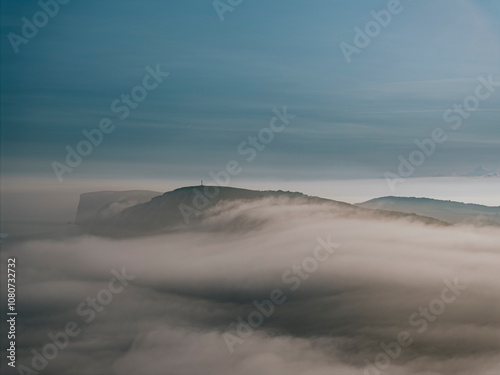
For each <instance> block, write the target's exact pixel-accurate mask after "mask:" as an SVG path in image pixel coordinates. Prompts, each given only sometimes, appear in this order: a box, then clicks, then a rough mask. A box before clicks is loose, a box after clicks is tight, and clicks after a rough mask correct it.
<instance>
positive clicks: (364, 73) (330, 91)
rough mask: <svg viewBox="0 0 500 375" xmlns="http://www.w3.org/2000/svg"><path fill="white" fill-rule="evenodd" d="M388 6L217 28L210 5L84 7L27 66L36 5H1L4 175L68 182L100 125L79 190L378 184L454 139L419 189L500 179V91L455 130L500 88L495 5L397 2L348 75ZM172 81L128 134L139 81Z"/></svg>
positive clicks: (63, 9) (265, 16) (321, 10)
mask: <svg viewBox="0 0 500 375" xmlns="http://www.w3.org/2000/svg"><path fill="white" fill-rule="evenodd" d="M386 8H387V1H347V0H345V1H341V0H337V1H331V0H328V1H327V0H317V1H295V0H277V1H272V2H269V1H265V0H252V1H243V2H242V3H241V4H240V5H239V6H236V7H235V9H233V11H232V12H229V11H228V12H226V13H224V15H223V17H224V20H223V21H221V20H220V18H219V16H218V14H217V12H216V10H215V9H214V6H213V3H212V1H207V0H204V1H201V0H190V1H141V2H137V1H129V0H120V1H107V2H102V1H92V0H89V1H84V2H78V1H72V2H69V3H68V4H66V5H60V9H59V12H58V14H57V15H55V17H53V18H50V20H49V22H48V24H47V25H46V26H45V27H41V28H40V29H39V32H38V34H37V35H35V36H34V37H33V38H32V39H29V40H28V42H27V43H26V44H20V45H19V47H18V48H19V52H18V53H17V54H16V53H15V52H14V49H13V47H12V46H11V43H10V42H9V39H8V33H11V32H12V33H16V34H18V35H22V34H21V32H22V30H21V27H22V25H23V21H22V18H23V17H26V18H27V19H29V20H32V19H33V15H34V14H35V13H36V12H37V11H39V10H40V8H39V5H38V4H37V2H36V1H26V2H19V1H16V0H5V1H3V2H2V82H1V83H2V84H1V93H2V145H1V146H2V174H3V177H4V178H9V177H11V176H28V177H33V176H37V177H44V178H47V179H53V181H54V184H57V183H58V181H57V178H56V177H55V174H54V171H53V169H52V167H51V163H52V162H54V161H57V162H61V163H63V162H64V159H65V157H66V150H65V148H66V146H68V145H69V146H71V147H73V148H75V147H76V145H77V144H78V143H79V142H80V141H81V140H83V139H85V138H83V136H82V131H83V130H91V129H94V128H97V127H98V126H99V122H100V121H101V119H102V118H104V117H109V118H110V119H112V120H113V123H114V125H116V129H115V130H114V131H113V132H112V133H111V134H106V135H105V137H104V141H103V142H102V143H101V144H100V145H99V146H97V147H95V148H94V150H93V152H92V153H91V154H90V155H88V156H86V157H84V158H83V162H82V163H81V164H80V165H79V166H78V167H77V168H75V169H74V171H73V172H72V173H71V174H70V173H67V174H65V175H64V178H65V182H63V183H62V184H65V183H66V182H67V181H69V180H72V179H84V178H85V179H86V178H92V179H115V178H138V179H139V178H140V179H142V178H155V179H163V178H164V179H165V180H169V179H170V180H171V179H178V180H188V181H189V180H192V181H199V180H200V179H202V178H203V179H208V172H209V171H218V170H221V169H223V168H224V167H225V165H226V163H227V162H228V161H229V160H232V159H234V160H237V161H239V162H241V163H244V167H245V168H244V175H243V174H242V176H244V177H245V178H249V179H269V178H272V179H281V180H311V181H312V180H332V179H358V178H360V179H361V178H363V179H367V178H370V179H371V178H382V177H383V175H384V172H386V171H395V170H396V169H397V166H398V163H399V161H398V156H399V155H403V156H405V157H406V156H408V155H409V153H410V152H412V151H413V150H415V147H416V146H415V144H414V141H415V139H420V140H421V139H424V138H428V137H429V136H430V134H431V133H432V131H433V129H435V128H436V127H442V128H445V129H446V131H447V132H448V135H449V139H448V141H447V142H445V143H444V144H441V145H439V147H438V148H437V150H436V152H435V153H434V154H433V155H432V156H430V157H428V158H427V160H426V161H425V163H424V164H423V165H422V166H421V167H419V168H418V169H417V170H416V171H415V173H414V175H413V176H412V177H421V176H434V175H436V174H445V175H449V174H454V173H458V174H460V173H466V172H468V171H470V170H472V169H474V168H476V167H477V166H479V165H484V166H485V167H486V168H488V169H493V170H500V154H499V153H498V147H499V144H500V140H499V138H498V135H499V130H498V119H499V115H500V105H499V98H500V90H498V89H497V90H496V91H495V92H494V93H493V94H492V96H491V97H490V98H489V99H488V100H484V101H481V103H480V110H478V111H474V112H472V113H469V115H470V117H469V118H468V119H466V120H464V121H463V125H462V127H461V128H460V129H458V130H456V131H452V130H450V124H447V123H444V122H443V113H444V112H445V111H446V110H447V109H449V108H452V106H453V104H454V103H463V101H464V99H465V98H466V97H467V96H470V95H474V92H475V91H474V90H475V88H476V86H477V85H478V81H477V78H478V77H479V76H480V75H482V76H484V77H488V76H489V75H492V77H494V79H496V81H499V80H500V4H499V2H498V1H496V0H482V1H469V0H443V1H438V2H436V1H431V0H422V1H414V2H410V1H401V9H402V11H401V12H400V13H399V14H393V15H392V19H391V21H390V22H389V23H388V25H387V27H385V28H383V29H382V31H381V32H380V34H379V35H377V36H375V37H374V38H373V39H372V41H371V43H370V44H369V45H368V46H367V47H366V48H363V49H361V53H359V54H353V55H352V56H351V57H352V62H351V63H347V62H346V58H345V56H344V54H343V53H342V51H341V49H340V47H339V46H340V44H341V43H342V42H345V43H349V44H351V45H354V37H355V31H354V28H355V27H359V28H361V29H364V28H365V25H366V24H367V23H368V22H370V21H372V20H373V16H372V15H371V14H370V12H371V11H372V10H375V11H381V10H383V9H386ZM157 64H161V65H160V66H161V69H162V70H163V71H166V72H169V73H170V75H169V76H168V77H167V78H165V79H164V82H162V83H161V84H160V85H159V86H158V88H156V89H155V90H152V91H149V92H148V96H147V98H146V99H145V100H144V101H143V102H142V103H140V104H139V105H138V107H137V108H135V109H132V110H131V111H130V116H128V118H126V119H125V120H123V121H122V120H119V119H118V114H117V113H113V112H112V111H111V110H110V104H111V103H112V102H113V101H114V100H115V99H117V98H120V96H121V95H122V94H126V93H130V91H131V90H132V89H133V88H134V87H135V86H137V85H138V84H140V83H141V82H142V79H143V77H144V76H145V74H146V70H145V68H146V66H152V67H155V66H156V65H157ZM283 106H287V108H288V112H289V113H292V114H295V115H297V117H296V118H295V119H293V120H292V121H291V123H290V124H289V125H288V126H287V127H286V129H285V130H284V131H283V132H281V133H276V134H275V135H274V139H273V141H272V142H271V143H270V144H269V145H267V146H266V148H265V150H263V151H261V152H258V155H257V157H256V158H255V160H253V161H252V162H251V163H248V162H246V161H245V157H244V156H242V155H240V154H239V153H238V151H237V149H238V146H239V145H240V144H241V143H242V142H244V141H245V140H247V138H248V137H249V136H253V135H256V134H257V133H258V131H259V130H260V129H262V128H264V127H267V126H268V124H269V121H270V120H271V118H272V117H273V116H274V114H273V112H272V110H273V108H275V107H276V108H279V109H281V108H282V107H283Z"/></svg>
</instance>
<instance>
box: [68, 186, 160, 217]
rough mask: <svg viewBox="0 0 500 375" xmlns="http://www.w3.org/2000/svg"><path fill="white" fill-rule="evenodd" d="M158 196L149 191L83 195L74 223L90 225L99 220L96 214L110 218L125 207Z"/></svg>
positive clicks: (103, 192)
mask: <svg viewBox="0 0 500 375" xmlns="http://www.w3.org/2000/svg"><path fill="white" fill-rule="evenodd" d="M158 195H161V193H158V192H155V191H149V190H128V191H97V192H92V193H83V194H81V195H80V202H79V203H78V209H77V211H76V219H75V222H76V224H79V225H87V224H88V225H90V224H92V223H93V222H94V221H95V220H96V219H97V218H99V216H98V213H99V214H100V215H103V216H106V215H108V216H112V215H115V214H116V213H118V212H120V211H121V210H123V209H125V208H127V207H130V206H134V205H136V204H139V203H144V202H148V201H150V200H151V199H152V198H153V197H156V196H158Z"/></svg>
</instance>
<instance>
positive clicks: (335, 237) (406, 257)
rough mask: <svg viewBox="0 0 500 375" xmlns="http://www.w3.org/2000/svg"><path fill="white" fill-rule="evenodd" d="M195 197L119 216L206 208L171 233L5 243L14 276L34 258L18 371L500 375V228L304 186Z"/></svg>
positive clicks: (188, 191)
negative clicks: (325, 195) (55, 345)
mask: <svg viewBox="0 0 500 375" xmlns="http://www.w3.org/2000/svg"><path fill="white" fill-rule="evenodd" d="M198 190H199V191H200V192H204V189H203V188H201V187H198ZM180 191H181V193H182V196H183V197H184V198H182V199H181V198H179V191H177V193H176V192H170V193H166V194H164V195H161V196H158V197H154V198H153V199H152V200H150V201H147V202H145V203H140V204H138V205H135V206H132V207H128V208H123V209H120V210H117V211H116V213H115V216H116V215H118V216H116V217H121V218H123V217H127V218H128V219H127V220H125V219H123V220H125V221H124V222H121V221H120V222H119V224H120V225H122V224H123V223H125V224H126V225H129V224H130V221H128V220H129V218H130V217H131V216H132V214H131V213H130V212H132V213H136V214H137V215H139V214H140V215H145V216H140V215H139V216H138V218H139V219H138V220H137V222H141V221H143V220H144V219H146V218H147V213H148V212H149V213H150V214H151V215H153V213H154V214H158V213H163V216H169V215H173V216H176V217H177V218H178V219H179V218H181V219H184V216H183V215H182V213H179V204H180V203H184V204H185V205H186V206H190V207H191V208H192V209H193V211H190V210H189V209H188V211H187V212H190V213H194V214H193V215H195V216H193V217H195V220H192V221H190V222H189V223H188V222H186V221H184V220H182V221H178V222H176V224H178V226H175V225H174V226H169V227H168V230H167V231H166V232H164V233H162V232H161V231H159V230H157V229H158V228H154V231H153V232H154V235H146V234H145V233H142V234H140V235H137V234H138V233H132V234H133V236H131V235H130V233H123V235H118V234H117V233H118V232H116V231H114V232H113V236H109V235H104V236H103V235H97V234H88V231H85V230H82V231H81V232H78V231H74V232H71V231H73V230H74V228H75V226H74V225H69V224H68V229H67V231H66V233H59V232H58V233H56V234H53V235H49V236H45V237H44V238H40V239H37V238H34V237H33V236H30V237H26V238H23V236H22V235H17V236H15V237H14V238H9V237H8V238H6V239H5V240H4V242H3V244H2V245H3V246H2V249H3V250H2V265H1V266H2V269H5V268H6V259H7V258H8V257H9V256H15V257H16V258H17V262H18V264H17V272H18V275H19V276H18V280H19V284H18V285H17V286H18V310H19V312H20V313H19V317H18V334H19V335H18V337H17V342H18V368H17V370H18V371H21V370H19V369H20V367H19V366H20V365H23V366H25V367H22V371H25V372H24V373H28V374H33V373H41V374H57V375H58V374H61V375H62V374H131V375H132V374H133V375H136V374H144V375H153V374H158V375H159V374H186V375H191V374H214V375H215V374H248V375H250V374H252V375H253V374H338V375H355V374H360V375H361V374H377V375H378V374H391V375H407V374H408V375H410V374H421V375H423V374H427V375H430V374H442V375H469V374H481V375H496V374H498V373H499V371H500V365H499V363H500V340H499V339H500V314H499V313H500V299H499V296H500V279H499V277H498V269H499V267H500V248H499V243H500V230H499V229H498V227H495V226H481V225H478V224H475V225H471V224H455V225H449V224H447V223H444V222H442V221H438V220H435V219H429V218H425V217H421V216H417V215H408V214H402V213H391V212H386V211H378V210H371V209H364V208H360V207H355V206H351V205H348V204H345V203H341V202H335V201H329V200H324V199H320V198H312V197H308V196H304V195H301V194H299V193H288V192H257V191H248V190H243V191H241V190H239V189H232V190H231V189H230V190H224V189H221V190H220V191H219V193H218V194H217V196H212V198H209V199H208V203H207V201H205V200H200V202H198V203H200V204H202V206H199V207H195V203H194V202H196V201H193V199H194V198H195V197H196V196H197V195H196V193H195V192H194V188H193V187H192V188H185V189H184V190H183V189H180ZM207 191H209V190H208V189H207ZM212 193H213V191H212ZM174 196H175V197H177V199H180V200H175V199H173V197H174ZM205 197H206V196H205ZM120 199H122V198H120ZM111 203H112V202H105V203H103V204H104V206H103V207H109V205H110V204H111ZM203 204H205V205H204V206H203ZM161 207H163V209H164V210H163V211H162V210H161V209H160V208H161ZM170 210H176V211H170ZM99 211H100V208H99V209H97V212H99ZM127 212H128V213H127ZM124 213H127V214H126V216H120V215H123V214H124ZM129 215H130V216H129ZM178 215H180V216H178ZM115 216H113V215H112V216H109V217H108V216H106V217H101V218H99V219H98V221H99V220H101V222H102V223H105V220H108V219H109V220H110V218H112V217H115ZM163 216H160V217H159V220H161V219H162V217H163ZM116 217H115V218H116ZM189 217H191V216H189ZM150 222H152V221H150ZM113 223H116V221H113ZM113 225H114V224H113ZM116 225H118V224H116ZM83 227H84V228H85V229H86V230H87V228H86V227H85V226H83ZM93 228H95V225H93ZM113 228H116V227H113ZM120 228H122V227H120ZM124 228H128V227H127V226H125V227H124ZM110 296H111V297H110ZM2 306H4V305H2ZM71 322H74V323H75V324H76V326H75V325H73V326H71V324H72V323H71ZM68 323H69V324H70V326H69V328H70V329H69V330H68V331H66V328H67V324H68ZM61 332H70V333H72V334H73V336H67V337H68V342H67V343H66V342H65V341H64V339H63V338H64V334H61ZM58 334H59V336H58ZM51 337H59V345H60V346H61V347H60V348H59V349H58V350H57V353H56V355H55V357H54V356H53V354H54V353H53V352H51V351H50V348H49V349H47V345H48V344H51V343H52V342H53V340H52V339H51ZM33 350H34V351H35V352H33ZM37 353H39V354H38V355H37ZM44 353H45V354H44ZM44 361H45V362H44ZM2 366H3V367H2V373H5V374H11V373H17V372H13V371H11V369H10V368H8V367H7V366H6V364H5V362H4V363H3V364H2ZM42 367H43V368H42ZM37 368H38V369H39V370H37ZM30 371H34V372H30ZM21 373H23V372H21Z"/></svg>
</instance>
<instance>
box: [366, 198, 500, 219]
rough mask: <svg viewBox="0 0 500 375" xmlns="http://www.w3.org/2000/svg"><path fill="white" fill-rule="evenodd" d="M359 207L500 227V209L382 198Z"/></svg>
mask: <svg viewBox="0 0 500 375" xmlns="http://www.w3.org/2000/svg"><path fill="white" fill-rule="evenodd" d="M358 206H360V207H367V208H374V209H381V210H392V211H399V212H406V213H414V214H417V215H424V216H429V217H433V218H436V219H439V220H443V221H446V222H449V223H471V224H478V225H481V224H482V225H500V207H489V206H483V205H480V204H465V203H460V202H452V201H441V200H437V199H428V198H404V197H383V198H376V199H372V200H369V201H367V202H364V203H360V204H358Z"/></svg>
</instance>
